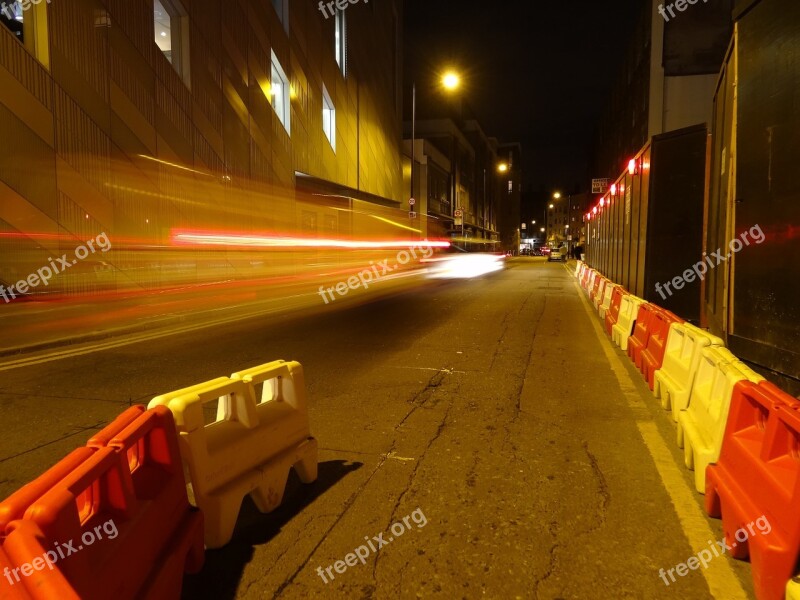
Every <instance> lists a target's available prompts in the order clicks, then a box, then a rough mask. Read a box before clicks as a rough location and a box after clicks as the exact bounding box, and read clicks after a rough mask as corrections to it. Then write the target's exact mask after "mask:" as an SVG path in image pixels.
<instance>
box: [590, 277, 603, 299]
mask: <svg viewBox="0 0 800 600" xmlns="http://www.w3.org/2000/svg"><path fill="white" fill-rule="evenodd" d="M605 280H606V278H605V277H603V276H602V275H600V274H599V273H598V274H597V277H595V278H594V282H592V287H591V288H589V301H590V302H591V303H592V304H594V301H595V298H596V297H597V295H598V294H599V293H600V290H602V289H603V287H605V284H604V283H603V282H604V281H605Z"/></svg>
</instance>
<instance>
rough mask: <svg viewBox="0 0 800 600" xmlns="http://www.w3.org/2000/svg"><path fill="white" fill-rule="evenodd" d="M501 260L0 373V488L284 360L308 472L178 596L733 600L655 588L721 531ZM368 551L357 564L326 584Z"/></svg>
mask: <svg viewBox="0 0 800 600" xmlns="http://www.w3.org/2000/svg"><path fill="white" fill-rule="evenodd" d="M509 267H510V268H509V269H507V270H506V271H505V272H502V273H498V274H496V275H493V276H490V277H486V278H482V279H478V280H471V281H464V282H450V283H440V284H429V285H427V286H425V287H420V288H418V289H416V290H413V291H408V292H404V293H402V294H400V295H397V296H393V297H390V298H384V299H381V300H378V301H376V302H374V303H372V304H368V305H363V306H359V307H347V306H346V305H342V306H332V307H331V308H330V310H329V311H328V312H324V313H322V314H316V315H313V316H307V317H302V316H298V315H293V316H275V317H272V318H269V319H267V318H259V319H251V320H247V321H242V322H240V323H236V324H228V325H226V326H224V327H220V328H217V329H208V330H204V331H195V332H186V333H183V334H180V335H174V336H170V337H165V338H163V339H160V340H158V341H157V342H153V341H146V342H139V343H134V344H130V345H124V346H119V347H115V348H108V349H105V350H103V351H98V352H89V353H87V354H83V355H72V356H68V357H66V358H64V359H62V360H56V361H48V362H42V363H41V364H29V365H26V366H24V367H20V368H15V369H12V370H7V371H0V378H1V379H0V407H2V409H1V410H2V415H3V435H2V436H0V494H3V495H7V494H8V493H10V492H12V491H13V490H14V489H16V488H17V487H19V485H22V484H23V483H24V482H25V481H27V480H29V479H30V478H32V477H35V476H36V475H37V474H38V473H40V472H41V471H42V470H43V469H45V468H47V467H48V466H49V465H50V464H52V463H53V462H55V461H56V460H58V458H60V457H61V456H63V455H64V454H66V452H68V451H69V450H70V449H72V448H74V447H75V446H76V445H79V444H82V443H83V442H84V441H85V440H86V439H88V437H90V435H91V433H92V432H94V431H96V430H97V429H98V428H100V427H102V426H103V424H105V423H106V422H108V421H109V420H111V418H113V416H115V415H116V414H117V413H118V412H119V411H120V410H121V409H122V408H123V407H124V406H127V405H128V404H129V403H131V402H133V403H135V402H146V401H147V400H149V399H150V398H151V397H153V396H155V395H157V394H159V393H162V392H165V391H169V390H171V389H177V388H179V387H183V386H185V385H189V384H192V383H196V382H199V381H203V380H205V379H210V378H213V377H216V376H219V375H226V374H229V373H231V372H233V371H235V370H238V369H241V368H243V367H249V366H253V365H255V364H259V363H263V362H267V361H270V360H274V359H278V358H284V359H287V360H288V359H292V360H298V361H300V362H301V363H302V364H303V365H304V368H305V373H306V380H307V383H308V385H309V397H310V402H311V410H310V412H311V415H310V416H311V422H312V431H313V432H314V435H315V436H316V437H317V439H318V440H319V442H320V447H321V452H320V477H319V480H318V481H317V483H315V484H313V485H311V486H301V485H300V484H299V483H298V482H297V481H295V480H294V479H292V480H290V484H289V489H288V490H287V494H286V496H285V499H284V505H283V506H282V507H281V508H280V509H279V510H277V511H275V512H274V513H272V514H270V515H260V514H259V513H257V511H255V509H254V508H253V506H252V504H251V503H250V502H249V501H247V502H246V503H245V506H244V508H243V513H242V515H241V518H240V521H239V524H238V526H237V532H236V535H235V537H234V541H233V542H232V543H231V544H230V545H229V546H227V547H226V548H224V549H221V550H217V551H209V552H207V554H206V560H207V564H206V567H205V569H204V571H203V572H202V573H201V574H200V575H198V576H193V577H189V578H187V579H186V584H185V593H184V596H185V597H186V598H265V597H266V598H272V597H280V598H308V597H319V598H414V597H424V598H427V597H435V598H484V597H485V598H541V599H556V598H689V599H694V598H697V599H701V598H711V597H716V598H726V599H728V598H734V599H735V598H748V597H752V592H751V585H750V582H749V567H748V565H747V564H745V563H739V562H737V561H732V560H730V559H728V558H727V557H720V558H716V559H714V561H712V563H711V564H710V566H709V568H708V569H704V570H695V571H690V572H689V574H688V575H686V576H685V577H677V579H676V581H675V582H671V581H670V585H669V586H667V585H665V583H664V581H663V580H662V579H661V578H660V577H659V570H660V569H662V568H663V569H665V570H668V569H670V568H674V567H675V565H677V564H679V563H682V562H685V561H686V560H687V559H688V558H689V557H691V556H693V555H695V554H696V553H697V552H698V551H699V550H700V549H702V548H704V547H708V543H709V542H713V540H715V539H720V538H721V537H722V532H721V527H720V523H719V522H718V521H714V520H710V519H707V518H705V516H704V514H703V512H702V497H701V496H699V495H696V494H694V492H693V490H692V483H691V479H690V477H689V475H688V472H686V471H684V470H683V467H682V457H681V456H680V454H679V453H678V452H677V448H676V447H675V446H674V441H673V440H674V429H673V426H672V424H671V422H670V421H669V418H668V416H667V414H666V413H665V412H663V411H662V410H661V409H660V406H659V405H658V404H657V403H656V402H655V401H654V400H653V398H652V395H651V393H650V391H649V390H648V389H647V387H646V385H645V384H644V383H643V382H642V381H641V377H640V376H639V375H638V373H637V372H636V371H635V370H633V368H632V367H631V366H630V365H629V364H627V359H626V358H624V357H623V355H622V354H621V353H620V352H619V351H618V350H616V349H615V348H614V347H613V346H612V345H611V344H610V342H609V341H607V340H606V339H604V337H603V335H602V334H601V333H600V332H599V329H598V327H597V322H596V317H593V316H592V315H591V314H590V313H589V311H588V310H587V304H586V302H585V300H584V299H583V298H582V292H580V291H579V290H578V288H577V286H576V285H575V283H574V280H573V278H572V277H571V275H570V273H569V272H568V271H567V269H565V268H564V266H563V265H561V264H557V263H551V264H547V263H545V262H544V261H543V260H542V259H516V260H513V261H511V262H510V264H509ZM0 368H2V363H0ZM404 519H405V522H404ZM398 523H399V524H401V526H400V525H398ZM423 523H424V524H423ZM393 525H394V529H393V528H392V527H393ZM401 529H402V531H401ZM376 537H377V538H380V540H381V542H383V543H385V545H384V546H383V547H381V548H377V546H379V545H380V543H381V542H379V541H377V540H375V539H374V538H376ZM390 538H391V540H390ZM386 542H388V543H386ZM370 543H372V545H373V546H376V548H375V551H372V549H370V552H369V556H368V557H367V558H365V564H361V562H360V561H359V562H358V563H356V564H355V566H346V570H344V572H337V569H336V568H335V567H334V565H336V564H337V561H345V560H346V557H347V556H348V554H350V553H353V552H354V550H355V549H356V548H359V547H368V548H369V544H370ZM351 562H352V561H351ZM343 564H344V563H339V569H338V570H339V571H342V565H343ZM327 568H330V570H329V571H326V569H327ZM320 571H321V572H322V573H323V575H324V577H323V576H321V575H320V574H319V573H320ZM331 575H333V576H335V579H333V580H332V581H331V579H332V577H331ZM326 581H327V582H326Z"/></svg>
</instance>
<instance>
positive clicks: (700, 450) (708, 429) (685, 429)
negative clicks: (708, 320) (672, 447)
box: [678, 346, 764, 494]
mask: <svg viewBox="0 0 800 600" xmlns="http://www.w3.org/2000/svg"><path fill="white" fill-rule="evenodd" d="M700 354H701V356H700V364H699V366H698V368H697V374H696V375H695V378H694V383H693V385H692V392H691V396H690V398H689V406H688V407H687V408H685V409H683V410H681V411H680V412H679V413H678V446H679V447H683V458H684V462H685V463H686V466H687V468H689V469H693V470H694V485H695V489H697V491H698V492H700V493H701V494H704V493H705V491H706V467H707V466H708V465H710V464H714V463H716V462H717V461H718V460H719V453H720V451H721V450H722V438H723V437H724V436H725V426H726V425H727V423H728V411H729V410H730V407H731V397H732V396H733V387H734V386H735V385H736V384H737V383H739V382H740V381H743V380H745V379H749V380H750V381H752V382H753V383H758V382H759V381H763V380H764V378H763V377H761V375H759V374H758V373H756V372H754V371H753V370H752V369H750V368H749V367H748V366H747V365H745V364H744V363H743V362H741V361H740V360H739V359H738V358H736V357H735V356H734V355H733V354H731V352H730V351H729V350H728V349H727V348H723V347H721V346H708V347H707V348H704V349H703V350H702V351H701V353H700Z"/></svg>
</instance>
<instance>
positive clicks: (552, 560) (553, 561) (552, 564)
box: [533, 521, 559, 600]
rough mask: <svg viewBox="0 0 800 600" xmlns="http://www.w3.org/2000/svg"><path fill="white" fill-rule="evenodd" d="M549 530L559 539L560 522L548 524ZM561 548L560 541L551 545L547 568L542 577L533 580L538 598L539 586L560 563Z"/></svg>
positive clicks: (535, 594) (550, 575)
mask: <svg viewBox="0 0 800 600" xmlns="http://www.w3.org/2000/svg"><path fill="white" fill-rule="evenodd" d="M547 529H548V531H549V533H550V535H551V536H552V538H553V539H554V540H557V539H558V523H557V522H556V521H551V522H550V525H549V526H548V528H547ZM558 548H559V543H558V542H556V543H554V544H553V545H552V546H551V547H550V557H549V560H548V564H547V570H546V571H545V572H544V573H543V574H542V576H541V577H538V578H537V579H536V580H535V581H534V582H533V597H534V598H536V599H537V600H538V598H539V586H541V585H542V584H543V583H544V582H545V581H547V580H548V579H549V578H550V577H552V575H553V573H555V571H556V566H557V563H558V556H557V555H556V552H557V550H558Z"/></svg>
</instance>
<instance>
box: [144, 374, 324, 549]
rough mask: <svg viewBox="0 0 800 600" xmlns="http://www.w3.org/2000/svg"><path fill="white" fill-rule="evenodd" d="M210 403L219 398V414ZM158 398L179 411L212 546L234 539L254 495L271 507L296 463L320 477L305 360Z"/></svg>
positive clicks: (304, 474)
mask: <svg viewBox="0 0 800 600" xmlns="http://www.w3.org/2000/svg"><path fill="white" fill-rule="evenodd" d="M259 386H261V388H262V389H261V392H260V393H259V392H258V390H257V388H258V387H259ZM210 403H216V417H215V418H211V417H212V415H211V414H210V413H208V412H206V411H205V408H206V405H207V404H210ZM157 405H164V406H167V407H168V408H169V409H170V410H171V411H172V413H173V415H174V416H175V425H176V427H177V429H178V433H179V436H180V449H181V457H182V459H183V463H184V470H185V471H187V472H188V479H187V481H188V483H189V485H190V488H191V489H190V499H191V498H192V497H193V500H194V503H195V504H196V505H197V507H198V508H200V509H201V510H202V511H203V514H204V517H205V542H206V546H207V547H209V548H219V547H221V546H224V545H225V544H227V543H228V542H229V541H230V539H231V537H232V536H233V530H234V527H235V525H236V520H237V518H238V515H239V509H240V507H241V503H242V500H243V499H244V497H245V496H246V495H248V494H249V495H250V496H251V497H252V499H253V501H254V502H255V505H256V507H257V508H258V509H259V510H260V511H261V512H270V511H271V510H274V509H275V508H277V507H278V506H279V505H280V503H281V500H282V499H283V492H284V489H285V487H286V479H287V477H288V475H289V469H291V468H292V467H294V469H295V471H296V472H297V474H298V476H299V478H300V480H301V481H302V482H303V483H310V482H312V481H314V480H315V479H316V478H317V441H316V440H315V439H314V438H313V437H311V431H310V427H309V422H308V406H307V402H306V388H305V381H304V379H303V368H302V367H301V366H300V364H299V363H296V362H290V363H287V362H284V361H276V362H272V363H269V364H266V365H263V366H260V367H256V368H254V369H249V370H246V371H241V372H239V373H234V374H233V375H231V377H230V379H226V378H221V379H216V380H214V381H213V382H207V383H204V384H200V385H197V386H192V387H191V388H186V389H184V390H179V391H178V392H173V393H171V394H166V395H163V396H159V397H157V398H154V399H153V400H152V401H151V402H150V408H152V407H153V406H157Z"/></svg>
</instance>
